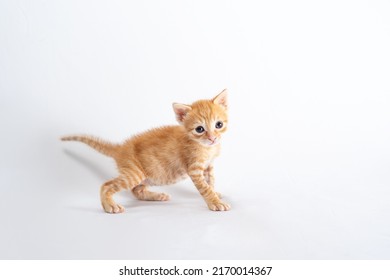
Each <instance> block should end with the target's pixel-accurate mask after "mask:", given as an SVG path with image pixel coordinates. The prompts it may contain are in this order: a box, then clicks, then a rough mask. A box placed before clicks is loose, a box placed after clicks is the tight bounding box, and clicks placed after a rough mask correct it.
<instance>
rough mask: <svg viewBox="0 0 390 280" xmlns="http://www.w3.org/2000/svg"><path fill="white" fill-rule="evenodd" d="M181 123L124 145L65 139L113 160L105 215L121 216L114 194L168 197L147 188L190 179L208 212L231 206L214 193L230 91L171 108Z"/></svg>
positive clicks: (104, 197)
mask: <svg viewBox="0 0 390 280" xmlns="http://www.w3.org/2000/svg"><path fill="white" fill-rule="evenodd" d="M173 110H174V112H175V114H176V119H177V121H178V122H179V124H180V125H176V126H165V127H160V128H155V129H152V130H149V131H147V132H144V133H141V134H139V135H136V136H134V137H132V138H130V139H128V140H126V141H125V142H124V143H123V144H112V143H109V142H106V141H102V140H100V139H98V138H95V137H89V136H70V137H63V138H62V139H61V140H63V141H80V142H83V143H85V144H87V145H89V146H91V147H92V148H94V149H96V150H97V151H99V152H101V153H103V154H105V155H107V156H110V157H112V158H114V159H115V161H116V163H117V166H118V170H119V176H118V177H117V178H115V179H113V180H110V181H108V182H106V183H104V184H103V186H102V187H101V190H100V196H101V202H102V206H103V208H104V210H105V211H106V212H107V213H121V212H123V211H124V208H123V207H122V206H121V205H119V204H117V203H115V201H114V200H113V195H114V194H115V193H116V192H118V191H120V190H122V189H124V190H131V191H132V193H133V194H134V196H135V197H136V198H138V199H140V200H159V201H164V200H168V199H169V195H167V194H165V193H156V192H151V191H149V190H148V186H155V185H168V184H173V183H176V182H177V181H179V180H182V179H185V178H186V177H187V176H189V177H190V178H191V179H192V181H193V183H194V184H195V186H196V188H197V189H198V190H199V193H200V194H201V195H202V196H203V198H204V200H205V201H206V203H207V206H208V207H209V209H210V210H213V211H226V210H229V209H230V206H229V205H228V204H226V203H224V202H222V201H221V200H220V195H219V194H218V193H216V192H215V191H214V175H213V160H214V158H215V157H216V156H218V154H219V151H220V139H221V135H222V134H223V133H224V132H225V131H226V129H227V122H228V118H227V91H226V90H224V91H222V92H221V93H220V94H218V95H217V96H216V97H214V98H213V99H211V100H199V101H196V102H194V103H193V104H191V105H184V104H179V103H174V104H173Z"/></svg>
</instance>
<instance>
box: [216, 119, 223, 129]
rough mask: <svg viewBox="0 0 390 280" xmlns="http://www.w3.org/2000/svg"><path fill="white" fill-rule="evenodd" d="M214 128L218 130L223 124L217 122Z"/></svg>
mask: <svg viewBox="0 0 390 280" xmlns="http://www.w3.org/2000/svg"><path fill="white" fill-rule="evenodd" d="M215 127H216V128H218V129H220V128H222V127H223V122H219V121H218V122H217V123H216V124H215Z"/></svg>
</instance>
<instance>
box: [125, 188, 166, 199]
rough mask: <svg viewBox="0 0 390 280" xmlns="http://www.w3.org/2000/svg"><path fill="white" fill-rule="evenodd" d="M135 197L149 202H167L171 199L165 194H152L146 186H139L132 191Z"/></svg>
mask: <svg viewBox="0 0 390 280" xmlns="http://www.w3.org/2000/svg"><path fill="white" fill-rule="evenodd" d="M131 191H132V192H133V194H134V196H135V197H136V198H137V199H139V200H148V201H166V200H169V199H170V196H169V195H168V194H165V193H157V192H151V191H149V190H148V187H147V186H146V185H143V184H141V185H138V186H136V187H135V188H133V189H132V190H131Z"/></svg>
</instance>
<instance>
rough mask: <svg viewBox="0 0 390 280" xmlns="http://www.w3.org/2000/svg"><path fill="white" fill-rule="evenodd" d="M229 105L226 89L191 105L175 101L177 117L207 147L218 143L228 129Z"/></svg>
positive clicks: (190, 133) (195, 138) (190, 135)
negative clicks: (209, 98)
mask: <svg viewBox="0 0 390 280" xmlns="http://www.w3.org/2000/svg"><path fill="white" fill-rule="evenodd" d="M227 107H228V102H227V90H226V89H225V90H223V91H222V92H221V93H220V94H218V95H217V96H216V97H214V98H213V99H211V100H199V101H196V102H194V103H192V104H191V105H185V104H180V103H173V110H174V111H175V114H176V119H177V121H178V122H179V123H180V124H181V125H183V126H184V128H185V129H186V131H187V132H188V135H189V137H190V138H191V139H193V140H195V141H197V142H199V143H200V144H202V145H203V146H207V147H210V146H213V145H216V144H218V143H219V141H220V139H221V135H222V134H223V133H224V132H225V131H226V129H227V124H228V117H227Z"/></svg>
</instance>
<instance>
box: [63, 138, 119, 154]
mask: <svg viewBox="0 0 390 280" xmlns="http://www.w3.org/2000/svg"><path fill="white" fill-rule="evenodd" d="M61 140H62V141H79V142H82V143H84V144H87V145H88V146H90V147H92V148H94V149H95V150H96V151H98V152H100V153H102V154H104V155H106V156H109V157H115V156H116V154H117V151H118V148H119V147H120V145H118V144H112V143H110V142H107V141H104V140H102V139H100V138H97V137H93V136H65V137H62V138H61Z"/></svg>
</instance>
